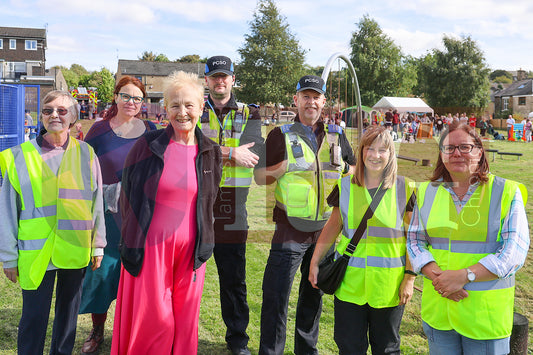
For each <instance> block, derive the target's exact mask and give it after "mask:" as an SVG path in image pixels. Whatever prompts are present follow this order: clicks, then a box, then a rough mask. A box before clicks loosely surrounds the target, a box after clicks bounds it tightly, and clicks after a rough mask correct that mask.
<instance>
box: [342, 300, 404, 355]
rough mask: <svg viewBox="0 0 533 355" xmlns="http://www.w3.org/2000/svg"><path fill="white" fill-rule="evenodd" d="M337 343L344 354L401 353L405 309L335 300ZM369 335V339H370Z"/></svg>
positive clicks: (402, 307)
mask: <svg viewBox="0 0 533 355" xmlns="http://www.w3.org/2000/svg"><path fill="white" fill-rule="evenodd" d="M334 304H335V330H334V338H335V343H337V346H338V347H339V354H340V355H365V354H366V353H367V349H368V341H369V339H370V347H371V350H372V354H373V355H380V354H398V355H399V354H400V323H401V322H402V316H403V310H404V306H397V307H388V308H373V307H370V306H369V305H368V303H367V304H365V305H363V306H359V305H357V304H355V303H351V302H344V301H341V300H339V299H338V298H337V297H335V300H334ZM367 333H368V336H367Z"/></svg>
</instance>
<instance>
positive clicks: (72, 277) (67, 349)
mask: <svg viewBox="0 0 533 355" xmlns="http://www.w3.org/2000/svg"><path fill="white" fill-rule="evenodd" d="M85 270H86V268H83V269H73V270H67V269H59V270H50V271H47V272H46V273H45V275H44V279H43V281H42V282H41V284H40V285H39V287H38V288H37V289H36V290H22V317H21V318H20V323H19V330H18V340H17V347H18V354H19V355H21V354H27V355H35V354H42V353H43V349H44V341H45V338H46V328H47V326H48V316H49V314H50V305H51V303H52V293H53V291H54V282H55V279H56V275H57V287H56V304H55V317H54V326H53V330H52V342H51V345H50V354H51V355H52V354H54V355H55V354H65V355H67V354H68V355H70V354H72V349H73V348H74V341H75V339H76V325H77V322H78V310H79V308H80V300H81V285H82V283H83V278H84V276H85Z"/></svg>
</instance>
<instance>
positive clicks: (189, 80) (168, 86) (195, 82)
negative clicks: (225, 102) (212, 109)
mask: <svg viewBox="0 0 533 355" xmlns="http://www.w3.org/2000/svg"><path fill="white" fill-rule="evenodd" d="M185 86H188V87H190V88H192V89H193V90H194V91H195V93H196V94H197V95H198V101H199V102H200V104H203V102H204V85H203V84H202V83H200V81H199V79H198V75H196V74H193V73H186V72H184V71H181V70H180V71H175V72H173V73H172V74H170V75H169V76H168V78H166V80H165V85H164V90H163V102H164V104H165V107H166V106H168V101H169V98H170V94H171V92H173V91H175V90H177V89H181V88H183V87H185Z"/></svg>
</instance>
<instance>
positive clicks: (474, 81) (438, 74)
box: [418, 36, 490, 107]
mask: <svg viewBox="0 0 533 355" xmlns="http://www.w3.org/2000/svg"><path fill="white" fill-rule="evenodd" d="M443 42H444V48H445V49H444V51H441V50H438V49H433V51H432V53H429V54H427V55H426V58H422V60H421V62H420V65H419V66H418V80H419V81H420V82H422V84H421V85H420V87H423V91H424V94H425V97H426V99H427V100H428V103H429V105H430V106H434V107H457V106H459V107H485V106H486V105H487V104H488V102H489V87H490V83H489V72H490V70H489V69H488V67H487V65H486V63H485V58H484V55H483V52H482V51H481V50H480V49H479V47H478V46H477V44H476V42H475V41H474V40H472V38H470V36H466V37H462V38H461V39H454V38H452V37H448V36H444V37H443ZM428 57H429V58H428Z"/></svg>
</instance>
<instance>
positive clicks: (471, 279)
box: [466, 268, 476, 282]
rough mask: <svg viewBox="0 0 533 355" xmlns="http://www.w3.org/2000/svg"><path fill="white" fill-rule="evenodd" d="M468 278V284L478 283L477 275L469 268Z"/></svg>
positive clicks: (467, 270)
mask: <svg viewBox="0 0 533 355" xmlns="http://www.w3.org/2000/svg"><path fill="white" fill-rule="evenodd" d="M466 277H467V278H468V282H474V281H476V274H474V272H473V271H472V270H470V269H469V268H466Z"/></svg>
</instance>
